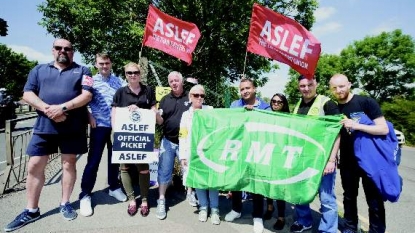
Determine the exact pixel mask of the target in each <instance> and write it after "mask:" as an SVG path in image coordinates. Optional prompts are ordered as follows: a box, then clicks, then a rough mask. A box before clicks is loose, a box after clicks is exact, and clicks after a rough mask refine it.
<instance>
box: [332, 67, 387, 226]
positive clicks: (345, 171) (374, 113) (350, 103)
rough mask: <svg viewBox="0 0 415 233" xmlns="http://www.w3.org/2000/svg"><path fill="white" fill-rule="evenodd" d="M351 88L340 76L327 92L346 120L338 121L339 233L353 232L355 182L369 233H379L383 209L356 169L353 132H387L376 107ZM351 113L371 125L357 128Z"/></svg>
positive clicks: (375, 190) (367, 180) (369, 182)
mask: <svg viewBox="0 0 415 233" xmlns="http://www.w3.org/2000/svg"><path fill="white" fill-rule="evenodd" d="M351 86H352V84H351V83H350V82H349V80H348V78H347V77H346V76H345V75H343V74H335V75H334V76H333V77H332V78H331V79H330V90H331V92H332V93H333V96H334V97H335V98H336V99H337V102H338V105H339V110H340V112H341V113H343V114H344V115H345V116H347V119H344V120H342V121H341V123H342V124H343V126H344V127H343V128H342V129H341V131H340V132H341V142H340V161H341V169H340V176H341V180H342V186H343V190H344V193H343V205H344V219H345V229H344V230H343V233H354V232H357V231H358V230H359V229H357V223H358V215H357V195H358V189H359V181H360V178H361V179H362V185H363V190H364V192H365V196H366V202H367V203H368V205H369V232H377V233H382V232H385V230H386V220H385V206H384V202H383V198H382V195H381V193H380V192H379V190H378V188H377V187H376V185H375V183H374V182H373V181H372V180H371V179H370V178H369V177H368V176H367V174H366V172H365V171H364V170H363V169H362V168H360V167H359V165H358V162H357V160H356V156H355V152H354V138H353V131H356V130H358V131H362V132H365V133H368V134H372V135H386V134H388V132H389V129H388V126H387V123H386V120H385V118H384V117H383V114H382V111H381V109H380V107H379V104H378V103H377V102H376V101H375V100H374V99H372V98H369V97H366V96H360V95H354V94H352V93H350V88H351ZM355 113H364V114H366V115H367V116H368V117H369V118H370V119H371V120H372V121H373V122H374V125H364V124H359V122H358V121H357V119H355V120H354V119H352V116H353V115H354V114H355Z"/></svg>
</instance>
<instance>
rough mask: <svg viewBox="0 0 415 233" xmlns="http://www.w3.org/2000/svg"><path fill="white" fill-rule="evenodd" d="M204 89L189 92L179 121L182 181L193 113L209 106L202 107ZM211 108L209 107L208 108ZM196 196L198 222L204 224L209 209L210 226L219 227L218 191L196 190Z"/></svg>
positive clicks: (199, 86)
mask: <svg viewBox="0 0 415 233" xmlns="http://www.w3.org/2000/svg"><path fill="white" fill-rule="evenodd" d="M205 96H206V95H205V89H204V88H203V86H202V85H195V86H193V87H192V88H191V89H190V91H189V100H190V102H191V104H192V105H191V107H190V108H189V110H187V111H186V112H184V113H183V115H182V119H181V121H180V134H179V144H180V147H179V158H180V161H181V165H182V168H183V170H184V174H183V180H184V181H186V175H187V171H188V165H189V159H190V149H191V148H190V145H191V142H190V139H191V131H192V119H193V114H194V112H195V111H197V110H199V109H206V108H209V106H205V105H203V102H204V99H205ZM210 108H211V107H210ZM196 194H197V197H198V199H199V205H200V207H199V221H201V222H206V221H207V218H208V211H209V209H208V208H209V207H210V220H211V222H212V224H214V225H219V224H220V217H219V191H218V190H213V189H209V190H206V189H196Z"/></svg>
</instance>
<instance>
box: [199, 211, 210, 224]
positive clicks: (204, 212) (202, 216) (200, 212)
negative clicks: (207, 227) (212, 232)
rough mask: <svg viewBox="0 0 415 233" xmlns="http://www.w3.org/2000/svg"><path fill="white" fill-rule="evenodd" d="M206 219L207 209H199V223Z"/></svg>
mask: <svg viewBox="0 0 415 233" xmlns="http://www.w3.org/2000/svg"><path fill="white" fill-rule="evenodd" d="M207 218H208V213H207V209H200V210H199V221H200V222H206V221H207Z"/></svg>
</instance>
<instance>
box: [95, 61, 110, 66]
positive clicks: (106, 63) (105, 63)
mask: <svg viewBox="0 0 415 233" xmlns="http://www.w3.org/2000/svg"><path fill="white" fill-rule="evenodd" d="M109 64H111V62H100V63H98V65H100V66H104V65H109Z"/></svg>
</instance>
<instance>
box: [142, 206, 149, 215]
mask: <svg viewBox="0 0 415 233" xmlns="http://www.w3.org/2000/svg"><path fill="white" fill-rule="evenodd" d="M149 213H150V209H149V208H148V206H146V205H141V206H140V214H141V216H143V217H147V215H148V214H149Z"/></svg>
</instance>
